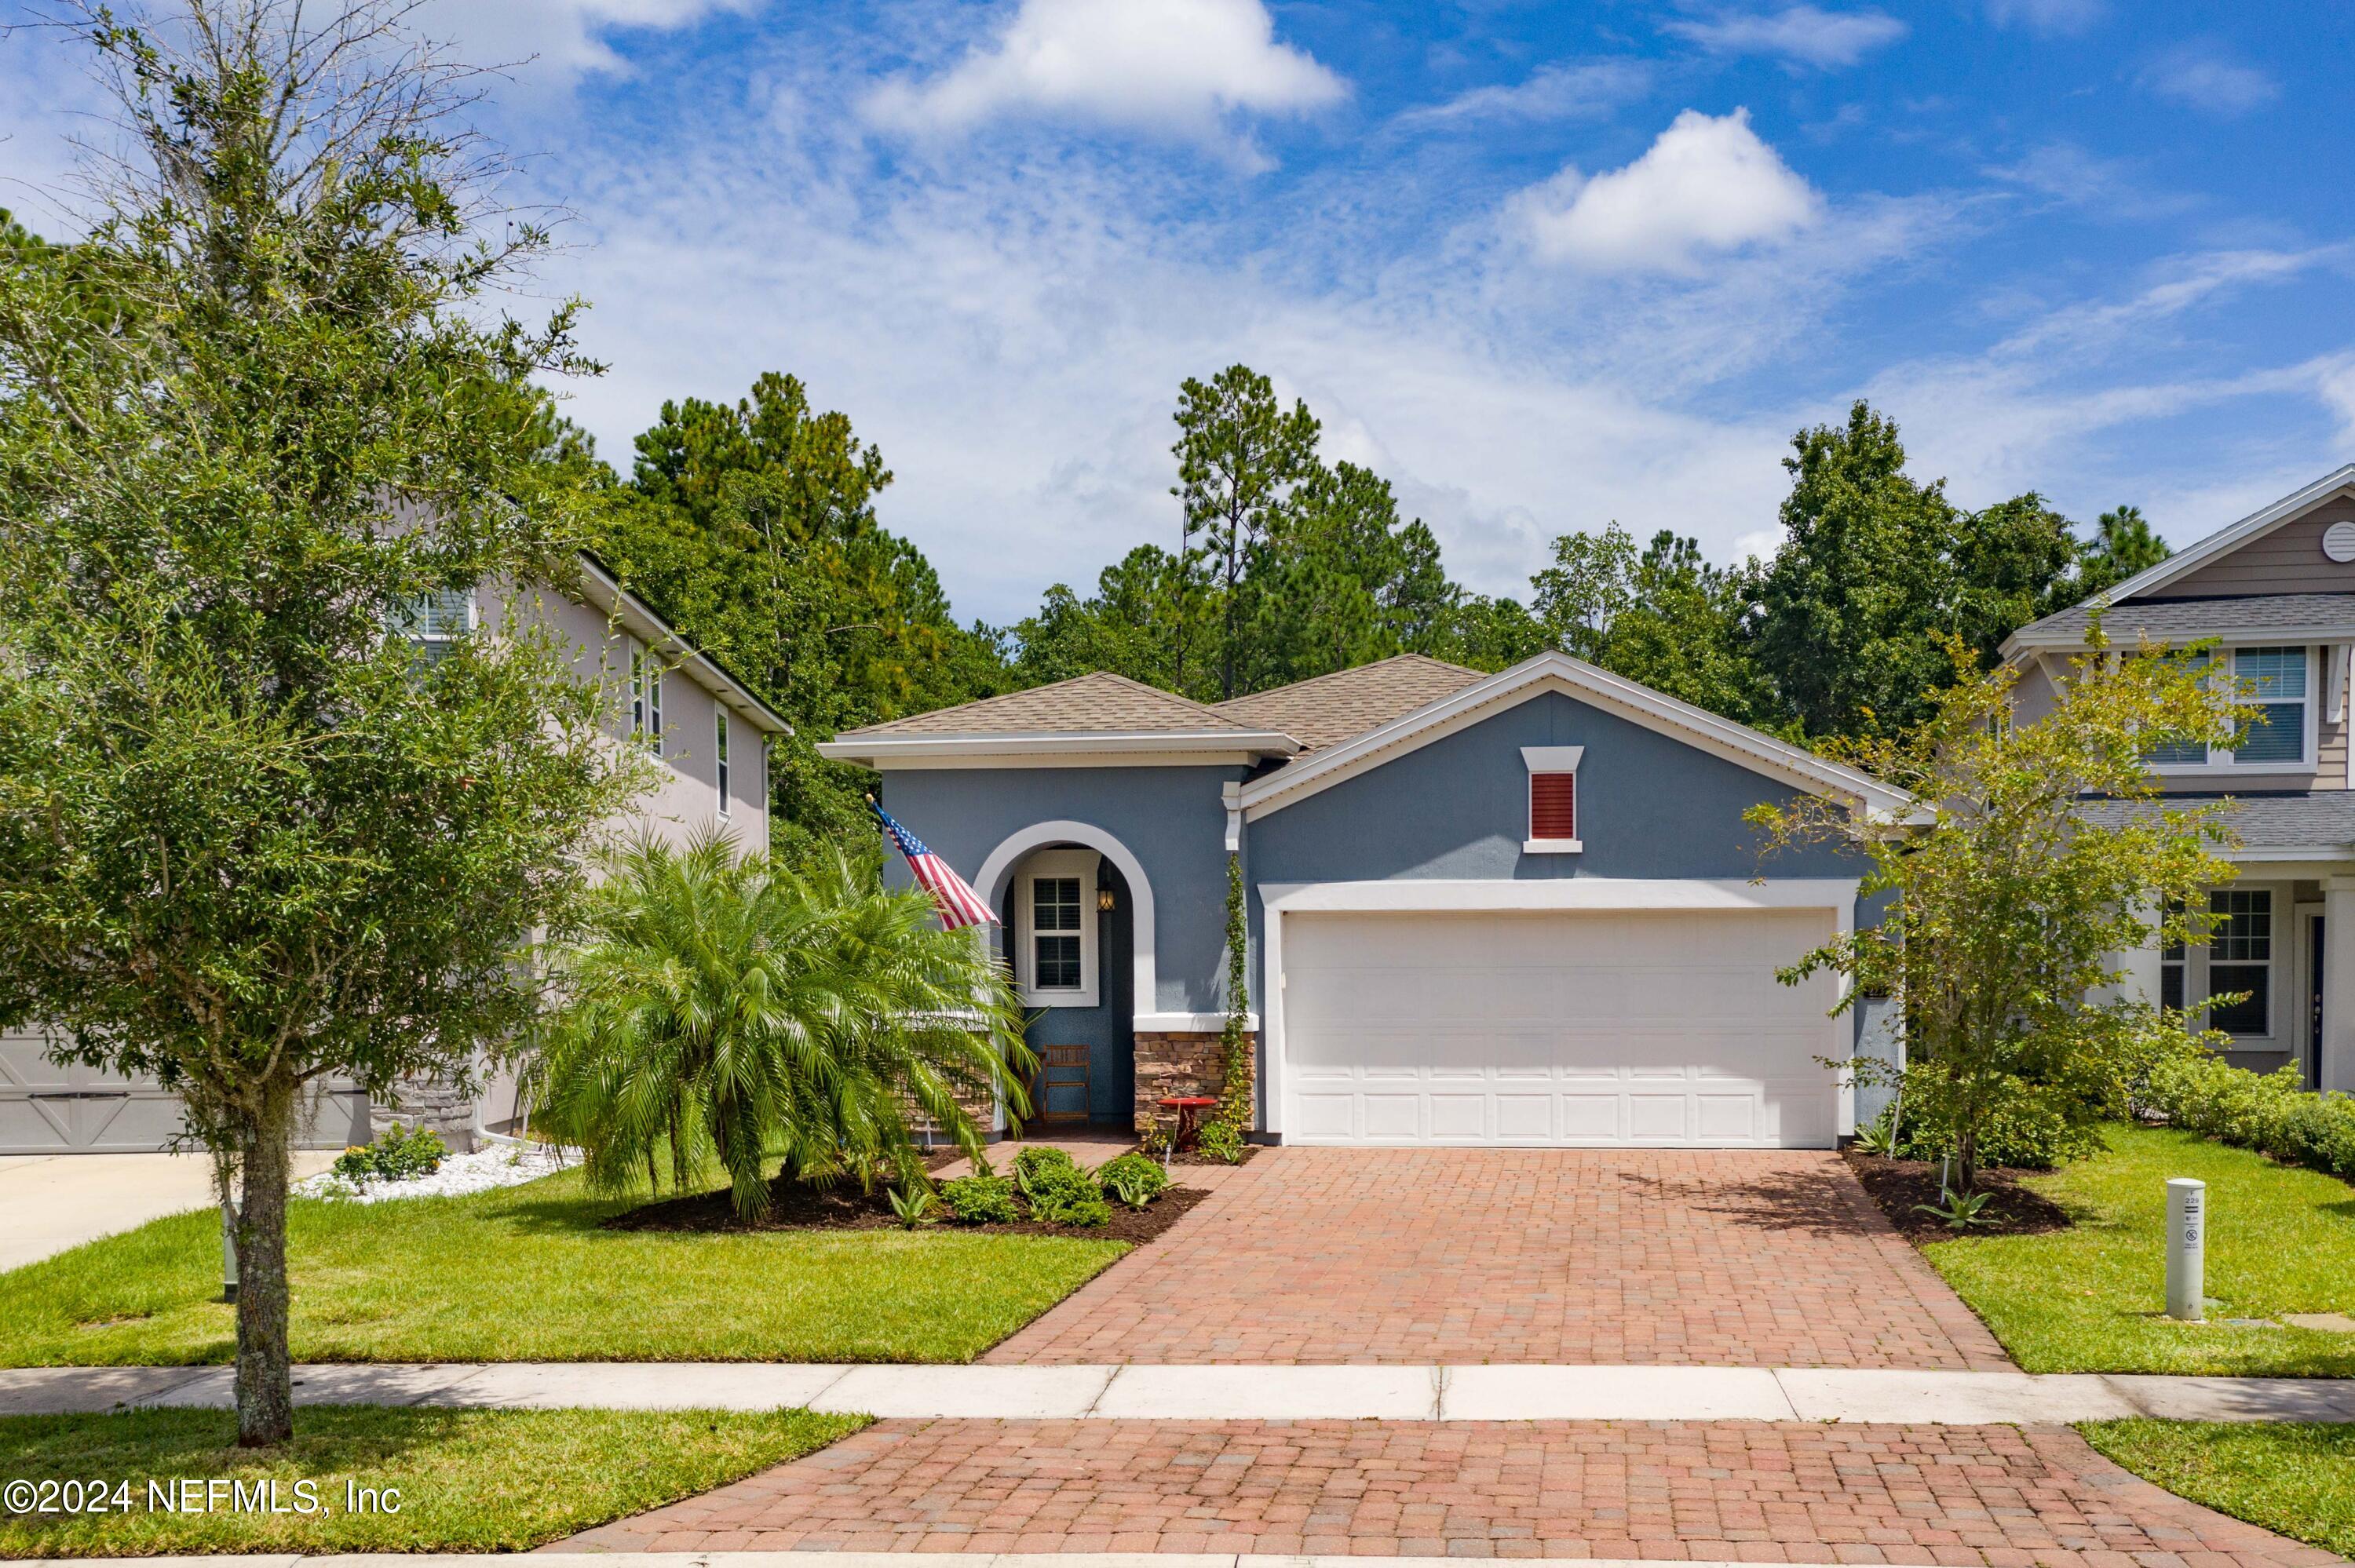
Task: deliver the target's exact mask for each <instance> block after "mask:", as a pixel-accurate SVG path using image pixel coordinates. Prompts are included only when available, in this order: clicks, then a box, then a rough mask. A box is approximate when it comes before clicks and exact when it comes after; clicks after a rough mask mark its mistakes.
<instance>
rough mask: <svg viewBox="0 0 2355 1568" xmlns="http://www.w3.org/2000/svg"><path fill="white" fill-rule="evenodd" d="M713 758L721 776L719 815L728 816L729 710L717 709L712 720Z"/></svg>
mask: <svg viewBox="0 0 2355 1568" xmlns="http://www.w3.org/2000/svg"><path fill="white" fill-rule="evenodd" d="M711 757H712V762H713V766H714V768H716V769H717V771H718V773H719V814H720V815H721V816H722V817H725V816H726V815H728V710H727V709H726V708H716V709H714V710H713V713H712V719H711Z"/></svg>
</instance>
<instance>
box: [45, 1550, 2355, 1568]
mask: <svg viewBox="0 0 2355 1568" xmlns="http://www.w3.org/2000/svg"><path fill="white" fill-rule="evenodd" d="M530 1556H531V1568H696V1565H698V1564H709V1568H1366V1564H1367V1563H1369V1561H1375V1562H1380V1563H1381V1565H1382V1568H1464V1563H1465V1559H1463V1558H1461V1557H1383V1558H1379V1559H1369V1558H1365V1557H1360V1556H1316V1555H1308V1556H1298V1555H1294V1554H1291V1553H1259V1552H694V1553H692V1554H687V1555H682V1554H681V1553H679V1552H549V1551H539V1552H532V1553H531V1554H530ZM2314 1558H2315V1561H2316V1562H2317V1563H2336V1562H2338V1561H2339V1559H2338V1558H2335V1557H2333V1556H2331V1555H2330V1553H2328V1552H2317V1553H2315V1554H2314ZM53 1561H57V1562H63V1563H104V1564H105V1565H106V1568H198V1565H200V1564H203V1563H237V1564H239V1568H482V1565H483V1564H485V1563H515V1562H517V1561H518V1559H517V1554H516V1553H514V1552H481V1553H478V1554H469V1553H466V1552H348V1553H345V1554H343V1555H340V1556H316V1557H303V1556H296V1555H294V1554H293V1553H291V1552H242V1553H238V1554H236V1555H228V1556H218V1557H66V1558H58V1559H53ZM1512 1561H1513V1562H1514V1563H1516V1564H1517V1568H1662V1562H1663V1560H1662V1559H1660V1558H1657V1557H1648V1558H1638V1557H1517V1558H1514V1559H1513V1560H1512ZM1673 1561H1674V1562H1675V1563H1676V1564H1677V1568H1760V1565H1759V1563H1756V1562H1755V1561H1742V1562H1735V1561H1732V1560H1730V1559H1729V1560H1724V1561H1711V1560H1709V1559H1689V1558H1677V1559H1674V1560H1673ZM1776 1568H1853V1565H1852V1564H1851V1563H1844V1562H1842V1561H1840V1560H1839V1559H1838V1558H1835V1557H1831V1556H1826V1557H1825V1558H1824V1559H1823V1561H1822V1562H1820V1563H1808V1562H1805V1561H1803V1560H1801V1559H1797V1558H1791V1559H1777V1560H1776Z"/></svg>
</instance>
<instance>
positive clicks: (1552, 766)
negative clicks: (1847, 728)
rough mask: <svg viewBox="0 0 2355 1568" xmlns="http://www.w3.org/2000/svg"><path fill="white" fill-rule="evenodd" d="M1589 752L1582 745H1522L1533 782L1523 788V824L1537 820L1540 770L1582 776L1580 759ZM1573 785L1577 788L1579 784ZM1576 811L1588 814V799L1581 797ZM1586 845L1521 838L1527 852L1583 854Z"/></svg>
mask: <svg viewBox="0 0 2355 1568" xmlns="http://www.w3.org/2000/svg"><path fill="white" fill-rule="evenodd" d="M1585 755H1586V747H1582V746H1525V747H1521V766H1522V767H1523V768H1527V769H1528V770H1529V783H1527V784H1526V785H1524V786H1523V787H1522V793H1521V825H1522V826H1523V827H1524V828H1527V827H1529V825H1531V823H1532V822H1533V821H1535V820H1536V816H1537V801H1536V800H1534V799H1533V798H1532V797H1533V794H1534V791H1535V790H1536V789H1537V776H1538V775H1539V774H1540V773H1567V774H1569V775H1570V776H1571V777H1572V778H1573V779H1575V778H1577V777H1578V759H1579V758H1582V757H1584V756H1585ZM1576 788H1577V786H1576V785H1572V789H1576ZM1573 799H1577V800H1578V803H1577V806H1576V807H1575V810H1577V812H1578V815H1579V816H1580V818H1582V819H1583V818H1584V817H1585V815H1586V802H1585V800H1583V799H1578V798H1577V797H1573ZM1585 848H1586V845H1585V844H1584V843H1583V842H1582V841H1581V840H1579V839H1539V838H1525V839H1523V840H1522V841H1521V853H1523V854H1579V853H1583V852H1584V850H1585Z"/></svg>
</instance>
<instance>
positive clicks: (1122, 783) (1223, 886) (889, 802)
mask: <svg viewBox="0 0 2355 1568" xmlns="http://www.w3.org/2000/svg"><path fill="white" fill-rule="evenodd" d="M1238 778H1241V769H1240V768H1198V767H1179V768H940V769H929V768H905V769H895V770H893V771H892V772H890V773H889V774H887V775H886V776H885V778H884V782H883V789H882V795H881V799H882V800H883V803H884V807H885V809H886V810H889V811H890V813H891V814H892V815H893V816H894V817H897V818H898V819H900V822H901V823H902V824H903V825H905V826H906V828H907V829H908V831H909V832H912V833H914V834H915V835H916V836H917V837H918V838H921V839H922V840H923V841H924V842H925V843H927V844H928V845H930V846H931V847H932V849H934V850H935V851H937V852H939V853H941V854H942V855H943V857H944V858H946V860H947V861H948V863H949V864H951V865H952V866H954V867H955V868H956V870H957V872H958V873H959V874H961V875H964V876H965V877H968V878H970V877H974V876H977V875H978V874H980V872H981V865H982V863H983V862H984V861H986V860H987V859H988V858H989V855H990V852H991V851H993V850H995V849H996V847H997V846H998V845H999V844H1001V843H1003V842H1006V840H1007V839H1008V838H1010V837H1012V836H1013V835H1014V834H1015V833H1017V832H1021V831H1022V830H1023V829H1025V828H1028V827H1030V826H1032V825H1033V824H1035V823H1039V822H1045V821H1056V820H1059V819H1068V820H1070V821H1080V822H1086V823H1088V824H1089V825H1090V826H1092V827H1096V828H1101V829H1102V830H1103V831H1104V832H1107V833H1110V834H1111V835H1112V836H1113V837H1114V838H1116V839H1118V840H1119V841H1120V842H1122V843H1123V844H1124V845H1126V846H1127V847H1128V850H1129V853H1132V854H1134V855H1135V856H1136V859H1137V862H1138V863H1139V864H1141V865H1142V866H1143V867H1144V868H1145V874H1146V879H1147V880H1148V881H1150V882H1151V884H1152V885H1153V906H1154V919H1155V927H1156V941H1155V943H1154V948H1155V954H1154V962H1155V966H1156V985H1157V989H1158V991H1159V994H1158V995H1157V996H1155V997H1152V998H1145V997H1139V998H1137V999H1136V1002H1135V1006H1136V1009H1137V1010H1138V1011H1140V1012H1214V1011H1216V1010H1217V1009H1218V1008H1219V1007H1220V970H1221V967H1222V964H1223V961H1224V955H1225V948H1226V937H1225V927H1226V898H1227V856H1226V821H1227V814H1226V808H1225V807H1224V806H1223V805H1222V804H1221V803H1220V789H1221V787H1222V786H1223V785H1224V784H1225V783H1226V781H1227V780H1229V779H1238ZM890 876H891V877H892V878H893V879H894V883H895V885H906V883H907V868H906V866H905V865H904V864H903V863H900V862H899V861H898V859H897V857H894V858H893V860H892V863H891V864H890ZM980 892H981V894H982V895H983V896H984V897H986V898H996V897H998V896H1000V895H1002V894H1003V892H1004V889H1002V888H992V887H984V888H982V889H980Z"/></svg>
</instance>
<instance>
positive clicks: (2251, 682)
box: [2143, 647, 2314, 771]
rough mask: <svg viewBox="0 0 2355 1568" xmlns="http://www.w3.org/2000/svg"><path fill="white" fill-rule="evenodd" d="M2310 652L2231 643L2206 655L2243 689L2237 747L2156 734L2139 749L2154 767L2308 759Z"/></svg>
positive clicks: (2285, 764) (2278, 764) (2286, 763)
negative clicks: (2243, 726) (2244, 724)
mask: <svg viewBox="0 0 2355 1568" xmlns="http://www.w3.org/2000/svg"><path fill="white" fill-rule="evenodd" d="M2310 662H2311V652H2310V651H2309V650H2307V649H2306V648H2302V647H2294V648H2234V649H2232V650H2231V651H2230V652H2228V653H2220V654H2218V655H2216V656H2215V658H2214V659H2213V660H2212V661H2211V664H2212V665H2214V666H2221V667H2222V668H2224V669H2227V670H2229V671H2230V672H2231V673H2232V679H2233V681H2234V683H2236V684H2238V685H2239V686H2242V687H2244V688H2245V690H2244V691H2243V694H2241V696H2240V699H2239V701H2240V705H2241V712H2242V716H2243V717H2244V718H2245V719H2247V720H2248V729H2247V733H2246V734H2245V735H2243V737H2242V740H2241V744H2240V747H2238V749H2235V750H2230V751H2228V750H2226V749H2224V748H2223V747H2216V748H2215V749H2213V750H2211V749H2210V748H2209V747H2205V746H2203V745H2201V744H2200V742H2198V741H2196V740H2180V739H2170V740H2162V741H2159V742H2158V743H2157V744H2155V745H2153V746H2151V747H2148V748H2147V749H2146V750H2145V751H2144V752H2143V760H2144V761H2145V762H2147V763H2149V764H2150V765H2151V766H2152V767H2154V768H2215V769H2218V770H2220V771H2221V770H2223V769H2228V768H2301V767H2310V766H2312V765H2313V762H2314V723H2313V720H2314V715H2313V711H2312V705H2313V701H2314V683H2313V679H2312V676H2311V673H2310V672H2309V670H2308V664H2309V663H2310Z"/></svg>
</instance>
